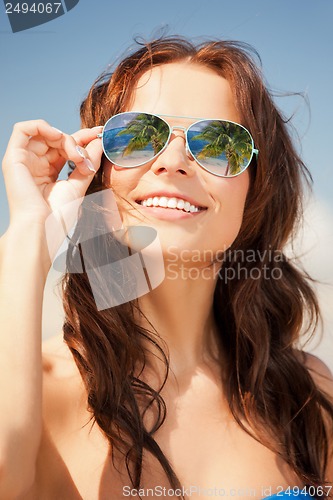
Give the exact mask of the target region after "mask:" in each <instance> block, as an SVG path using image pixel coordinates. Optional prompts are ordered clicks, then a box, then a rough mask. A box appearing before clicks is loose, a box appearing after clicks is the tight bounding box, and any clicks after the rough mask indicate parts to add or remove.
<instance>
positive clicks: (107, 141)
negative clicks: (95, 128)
mask: <svg viewBox="0 0 333 500" xmlns="http://www.w3.org/2000/svg"><path fill="white" fill-rule="evenodd" d="M168 137H169V127H168V125H167V123H166V122H165V121H164V120H162V119H161V118H159V117H158V116H154V115H150V114H147V113H133V112H127V113H120V114H119V115H115V116H113V117H112V118H111V119H110V120H109V121H108V122H107V123H106V125H105V128H104V131H103V147H104V152H105V155H106V156H107V158H108V159H109V160H110V161H111V162H112V163H114V164H115V165H118V166H120V167H135V166H139V165H143V164H144V163H147V162H148V161H150V160H151V159H152V158H154V156H156V155H157V154H158V153H159V152H160V151H161V150H162V149H163V147H164V146H165V144H166V142H167V140H168Z"/></svg>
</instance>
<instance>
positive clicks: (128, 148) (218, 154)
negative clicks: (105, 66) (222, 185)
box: [98, 111, 258, 177]
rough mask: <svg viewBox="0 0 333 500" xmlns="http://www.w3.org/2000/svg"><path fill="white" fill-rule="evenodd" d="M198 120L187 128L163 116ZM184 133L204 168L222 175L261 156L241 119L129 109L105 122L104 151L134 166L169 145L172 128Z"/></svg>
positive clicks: (233, 173) (110, 157) (121, 164)
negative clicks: (151, 112) (228, 119)
mask: <svg viewBox="0 0 333 500" xmlns="http://www.w3.org/2000/svg"><path fill="white" fill-rule="evenodd" d="M162 116H164V117H172V118H181V119H192V120H197V121H195V122H194V123H192V125H190V127H188V128H187V129H186V128H185V127H180V126H174V127H170V125H169V124H168V123H167V122H166V121H165V120H164V119H163V118H161V117H162ZM174 129H181V130H183V131H184V133H185V137H186V147H187V149H188V151H189V152H190V153H191V155H192V156H193V158H194V159H195V161H196V162H197V163H198V164H199V165H200V166H201V167H202V168H204V169H205V170H207V171H208V172H210V173H211V174H213V175H217V176H220V177H235V176H237V175H239V174H241V173H242V172H244V170H245V169H246V168H247V167H248V166H249V165H250V163H251V160H252V158H253V155H255V156H258V150H257V149H255V147H254V142H253V138H252V136H251V134H250V132H249V131H248V130H247V129H246V128H245V127H243V126H242V125H239V124H238V123H235V122H232V121H227V120H219V119H199V118H192V117H189V116H177V117H176V116H171V115H159V116H157V115H153V114H150V113H142V112H138V111H127V112H124V113H119V114H117V115H114V116H112V117H111V118H110V119H109V120H108V121H107V122H106V124H105V125H104V128H103V132H102V134H99V135H98V137H101V138H102V144H103V150H104V154H105V156H106V157H107V159H108V160H110V162H111V163H113V164H114V165H117V166H118V167H124V168H133V167H139V166H141V165H144V164H146V163H148V162H150V161H152V160H153V159H154V158H156V157H157V156H158V155H159V154H160V153H162V151H163V150H164V149H165V148H166V147H167V145H168V142H169V140H170V137H171V134H172V131H173V130H174Z"/></svg>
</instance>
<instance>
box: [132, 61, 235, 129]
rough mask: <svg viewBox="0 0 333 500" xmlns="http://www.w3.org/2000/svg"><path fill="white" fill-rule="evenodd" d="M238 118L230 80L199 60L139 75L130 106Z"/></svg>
mask: <svg viewBox="0 0 333 500" xmlns="http://www.w3.org/2000/svg"><path fill="white" fill-rule="evenodd" d="M132 109H133V110H137V111H147V112H152V113H153V112H154V113H160V114H169V115H170V114H172V115H183V116H195V117H199V118H201V117H202V118H226V119H230V120H234V121H238V119H239V117H238V113H237V111H236V107H235V101H234V96H233V92H232V89H231V86H230V83H229V82H228V80H226V79H225V78H223V77H222V76H220V75H219V74H217V73H215V72H214V71H213V70H212V69H210V68H207V67H205V66H202V65H199V64H193V63H189V62H186V61H185V62H178V63H169V64H163V65H160V66H154V67H153V68H152V69H151V70H148V71H147V72H145V73H144V74H143V75H142V76H141V78H140V79H139V81H138V83H137V85H136V87H135V90H134V93H133V98H132V102H131V105H130V107H129V110H132Z"/></svg>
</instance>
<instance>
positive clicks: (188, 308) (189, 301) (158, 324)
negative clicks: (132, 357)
mask: <svg viewBox="0 0 333 500" xmlns="http://www.w3.org/2000/svg"><path fill="white" fill-rule="evenodd" d="M165 267H166V276H165V279H164V281H163V282H162V284H161V285H160V286H158V287H157V288H155V289H154V290H152V291H151V292H150V293H149V294H147V295H144V296H143V297H141V298H140V299H139V306H140V309H141V311H142V312H143V314H144V315H145V316H146V318H147V320H148V321H146V320H145V319H144V318H143V317H141V320H140V323H141V325H142V326H144V327H146V328H148V329H151V327H150V325H149V322H150V323H151V324H152V325H153V326H154V328H155V329H156V330H157V332H158V335H160V337H161V338H162V340H163V341H165V343H166V344H167V350H168V352H169V356H170V368H171V371H172V372H173V373H174V374H175V375H176V376H182V375H185V374H188V373H191V372H192V373H193V372H194V371H195V370H196V369H198V367H202V366H204V365H205V366H209V364H211V363H212V361H213V360H214V359H216V358H217V354H218V340H217V339H218V335H217V327H216V324H215V321H214V315H213V297H214V290H215V286H216V268H213V266H212V267H210V268H207V266H205V271H204V272H201V273H200V272H196V273H194V274H195V277H193V273H192V275H191V272H190V271H189V270H188V269H186V268H184V267H180V265H178V266H177V268H176V269H175V267H173V269H172V273H171V272H168V266H167V265H166V266H165ZM198 270H199V271H200V269H198ZM201 270H202V269H201ZM192 271H193V269H192ZM194 278H195V279H194ZM162 347H163V349H164V347H165V346H163V345H162ZM164 350H165V349H164ZM153 363H156V360H155V361H153Z"/></svg>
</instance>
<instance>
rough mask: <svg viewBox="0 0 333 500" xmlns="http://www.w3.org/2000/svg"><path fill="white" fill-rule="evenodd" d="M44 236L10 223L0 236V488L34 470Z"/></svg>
mask: <svg viewBox="0 0 333 500" xmlns="http://www.w3.org/2000/svg"><path fill="white" fill-rule="evenodd" d="M43 238H44V236H43V231H42V229H41V228H40V227H38V226H34V225H30V226H29V227H28V228H24V229H22V228H21V227H16V228H14V229H10V230H9V231H8V232H7V233H6V235H5V236H4V237H3V238H2V239H1V246H0V327H1V330H0V366H1V376H0V393H1V406H2V409H1V412H0V466H1V469H2V472H3V474H2V478H1V477H0V493H1V490H2V487H5V483H6V482H10V481H13V480H14V481H15V478H16V475H18V479H19V478H22V477H23V478H24V476H25V475H27V477H28V476H29V475H30V474H33V472H34V465H35V458H36V456H37V451H38V446H39V442H40V438H41V428H42V356H41V318H42V302H43V291H44V285H45V280H46V275H47V258H46V256H45V250H44V248H45V242H44V241H43ZM22 469H24V470H22Z"/></svg>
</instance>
